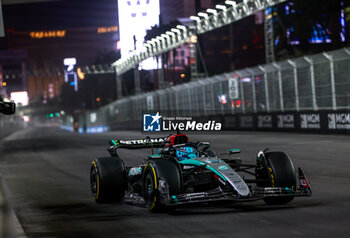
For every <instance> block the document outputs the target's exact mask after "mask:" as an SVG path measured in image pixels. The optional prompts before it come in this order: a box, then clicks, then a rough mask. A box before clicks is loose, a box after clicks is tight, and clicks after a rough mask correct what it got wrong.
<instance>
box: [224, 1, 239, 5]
mask: <svg viewBox="0 0 350 238" xmlns="http://www.w3.org/2000/svg"><path fill="white" fill-rule="evenodd" d="M225 4H227V5H231V6H236V5H237V3H236V2H235V1H225Z"/></svg>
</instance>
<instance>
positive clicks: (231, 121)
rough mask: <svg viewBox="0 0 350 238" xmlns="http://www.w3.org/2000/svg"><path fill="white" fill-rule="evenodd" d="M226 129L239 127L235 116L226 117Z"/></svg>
mask: <svg viewBox="0 0 350 238" xmlns="http://www.w3.org/2000/svg"><path fill="white" fill-rule="evenodd" d="M225 127H226V128H235V127H237V121H236V117H235V116H228V117H225Z"/></svg>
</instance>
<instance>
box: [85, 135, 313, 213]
mask: <svg viewBox="0 0 350 238" xmlns="http://www.w3.org/2000/svg"><path fill="white" fill-rule="evenodd" d="M120 148H126V149H144V148H151V149H152V154H151V155H149V156H148V158H146V160H145V162H144V163H143V164H141V165H139V166H137V167H127V166H125V164H124V161H123V160H122V159H121V158H119V156H118V154H117V150H118V149H120ZM154 149H157V152H156V153H153V150H154ZM108 151H109V152H110V154H111V157H103V158H97V159H95V160H94V161H92V163H91V169H90V182H91V192H92V195H93V197H94V199H95V200H96V202H98V203H107V202H118V201H121V200H124V201H126V202H128V203H133V204H142V205H145V206H146V207H147V208H148V209H149V210H151V211H159V210H164V209H167V208H176V207H177V206H180V205H185V204H194V203H209V202H214V201H216V202H217V201H237V202H238V201H239V202H241V201H253V200H258V199H263V200H264V201H265V202H266V203H268V204H286V203H288V202H290V201H292V200H293V199H294V197H297V196H310V195H311V188H310V185H309V183H308V181H307V179H306V177H305V175H304V173H303V171H302V169H301V168H298V174H297V175H296V174H295V170H294V166H293V163H292V161H291V160H290V158H289V157H288V155H286V154H285V153H283V152H280V151H269V150H268V149H265V150H264V151H260V152H259V153H258V154H257V159H256V164H245V163H242V161H241V160H240V159H239V158H235V156H234V155H235V154H237V153H240V150H239V149H230V150H229V151H228V153H225V154H217V153H214V152H213V151H212V150H211V149H210V144H209V143H208V142H196V143H192V142H189V140H188V137H187V136H186V135H185V134H176V135H172V136H169V137H165V138H149V137H148V138H146V139H136V140H110V147H109V149H108Z"/></svg>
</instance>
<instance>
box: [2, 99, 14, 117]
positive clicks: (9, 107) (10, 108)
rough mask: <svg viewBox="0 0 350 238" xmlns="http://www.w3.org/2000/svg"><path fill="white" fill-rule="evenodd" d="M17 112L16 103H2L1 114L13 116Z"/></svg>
mask: <svg viewBox="0 0 350 238" xmlns="http://www.w3.org/2000/svg"><path fill="white" fill-rule="evenodd" d="M15 112H16V103H14V102H1V101H0V113H3V114H5V115H12V114H15Z"/></svg>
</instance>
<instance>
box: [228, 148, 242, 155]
mask: <svg viewBox="0 0 350 238" xmlns="http://www.w3.org/2000/svg"><path fill="white" fill-rule="evenodd" d="M228 153H229V154H230V155H232V154H239V153H241V150H240V149H230V150H229V151H228Z"/></svg>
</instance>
